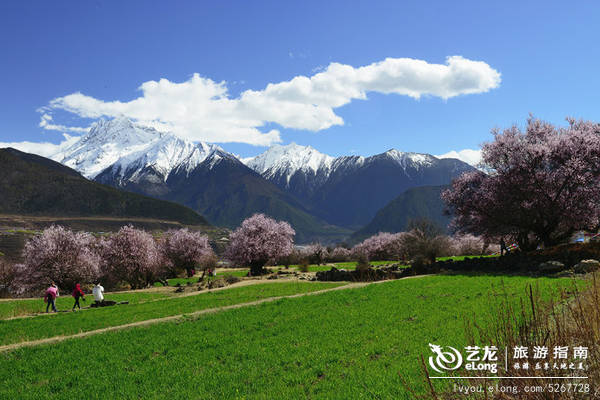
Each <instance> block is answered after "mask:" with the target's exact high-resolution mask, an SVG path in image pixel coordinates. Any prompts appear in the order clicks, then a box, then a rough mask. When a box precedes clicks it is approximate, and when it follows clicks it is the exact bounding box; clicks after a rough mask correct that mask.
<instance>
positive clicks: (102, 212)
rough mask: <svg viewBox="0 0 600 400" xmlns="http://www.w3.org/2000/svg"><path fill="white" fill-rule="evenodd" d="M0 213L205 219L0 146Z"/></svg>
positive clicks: (188, 221)
mask: <svg viewBox="0 0 600 400" xmlns="http://www.w3.org/2000/svg"><path fill="white" fill-rule="evenodd" d="M0 213H1V214H27V215H55V216H112V217H144V218H155V219H163V220H171V221H177V222H180V223H183V224H190V225H207V224H208V223H207V222H206V220H205V219H204V218H203V217H202V216H200V215H199V214H197V213H196V212H194V211H193V210H191V209H189V208H187V207H183V206H181V205H178V204H174V203H170V202H168V201H162V200H156V199H152V198H149V197H145V196H141V195H138V194H133V193H128V192H123V191H120V190H117V189H115V188H111V187H108V186H105V185H101V184H99V183H96V182H92V181H89V180H87V179H85V178H84V177H83V176H81V175H80V174H79V173H78V172H76V171H74V170H72V169H71V168H68V167H66V166H64V165H61V164H59V163H57V162H55V161H52V160H49V159H47V158H44V157H40V156H37V155H34V154H28V153H23V152H21V151H18V150H15V149H12V148H6V149H0Z"/></svg>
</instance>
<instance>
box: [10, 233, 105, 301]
mask: <svg viewBox="0 0 600 400" xmlns="http://www.w3.org/2000/svg"><path fill="white" fill-rule="evenodd" d="M94 242H95V239H94V237H93V236H92V235H90V234H89V233H84V232H73V231H71V230H68V229H65V228H63V227H62V226H51V227H49V228H46V229H44V231H43V232H42V233H41V234H40V235H36V236H34V237H32V238H31V239H29V240H28V241H27V243H25V248H24V249H23V259H24V262H23V263H22V264H19V265H17V266H16V267H15V271H14V273H15V285H17V286H19V287H20V289H21V290H22V291H27V292H29V291H36V290H41V289H44V288H45V287H47V286H48V285H49V284H50V282H52V281H54V282H55V283H56V284H57V285H58V287H59V288H63V289H67V290H70V289H71V288H73V287H75V284H76V283H89V282H93V281H94V279H96V277H98V274H99V266H100V257H99V255H98V254H97V253H96V252H95V251H94Z"/></svg>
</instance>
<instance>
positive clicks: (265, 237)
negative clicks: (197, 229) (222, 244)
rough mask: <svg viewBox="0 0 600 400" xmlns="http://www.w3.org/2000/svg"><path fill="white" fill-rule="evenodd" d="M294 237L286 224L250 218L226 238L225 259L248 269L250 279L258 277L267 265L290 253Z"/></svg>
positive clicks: (261, 218)
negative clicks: (253, 276)
mask: <svg viewBox="0 0 600 400" xmlns="http://www.w3.org/2000/svg"><path fill="white" fill-rule="evenodd" d="M295 233H296V232H294V230H293V229H292V227H291V226H290V225H289V224H288V223H287V222H283V221H281V222H278V221H275V220H273V219H271V218H269V217H267V216H265V215H264V214H254V215H253V216H252V217H250V218H248V219H246V220H244V221H243V222H242V225H241V226H240V227H239V228H237V229H236V230H235V231H234V232H232V233H231V235H230V236H229V240H230V243H229V247H228V248H227V250H226V258H227V259H229V260H231V261H232V262H234V263H238V264H240V265H244V266H248V267H250V273H251V274H252V275H260V274H262V273H263V268H264V266H265V265H266V264H267V262H269V261H270V260H275V259H278V258H280V257H285V256H287V255H289V254H290V253H291V252H292V250H293V248H294V242H293V237H294V235H295Z"/></svg>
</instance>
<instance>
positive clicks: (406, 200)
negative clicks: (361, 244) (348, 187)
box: [350, 186, 450, 243]
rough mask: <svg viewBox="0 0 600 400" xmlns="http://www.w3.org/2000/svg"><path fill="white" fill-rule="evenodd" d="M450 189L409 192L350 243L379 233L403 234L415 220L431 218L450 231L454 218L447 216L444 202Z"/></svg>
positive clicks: (356, 235) (388, 206) (413, 189)
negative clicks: (442, 196)
mask: <svg viewBox="0 0 600 400" xmlns="http://www.w3.org/2000/svg"><path fill="white" fill-rule="evenodd" d="M447 188H448V186H423V187H417V188H412V189H408V190H407V191H405V192H404V193H402V194H401V195H400V196H398V197H396V198H395V199H394V200H392V201H390V202H389V203H388V204H387V205H386V206H385V207H383V208H382V209H381V210H379V211H378V212H377V214H376V215H375V218H373V219H372V220H371V222H369V223H368V224H367V225H365V226H364V227H363V228H361V229H360V230H358V231H357V232H355V233H354V234H353V235H352V237H351V239H350V241H351V242H353V243H354V242H358V241H361V240H363V239H365V238H367V237H369V236H371V235H374V234H376V233H378V232H391V233H395V232H402V231H404V230H406V227H407V225H408V223H409V221H410V220H411V219H415V218H427V219H429V220H431V221H433V222H435V223H436V224H438V225H439V226H440V227H442V228H444V229H446V230H447V227H448V224H449V223H450V217H448V216H446V215H444V214H443V210H444V206H445V205H444V202H443V201H442V199H441V198H440V195H441V193H442V191H444V190H445V189H447Z"/></svg>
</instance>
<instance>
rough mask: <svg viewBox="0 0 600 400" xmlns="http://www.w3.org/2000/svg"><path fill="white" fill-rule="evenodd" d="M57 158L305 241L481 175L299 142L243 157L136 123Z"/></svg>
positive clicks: (422, 158) (85, 140)
mask: <svg viewBox="0 0 600 400" xmlns="http://www.w3.org/2000/svg"><path fill="white" fill-rule="evenodd" d="M53 159H54V160H56V161H59V162H61V163H63V164H65V165H67V166H69V167H72V168H74V169H76V170H77V171H79V172H80V173H82V174H83V175H84V176H86V177H88V178H90V179H94V180H96V181H97V182H100V183H104V184H107V185H111V186H114V187H117V188H120V189H125V190H128V191H132V192H137V193H141V194H145V195H148V196H152V197H156V198H160V199H164V200H170V201H174V202H178V203H180V204H183V205H186V206H188V207H190V208H192V209H193V210H195V211H197V212H199V213H201V214H202V215H204V216H205V217H206V218H207V219H208V220H209V222H211V223H213V224H216V225H221V226H228V227H235V226H237V225H238V224H239V223H240V222H241V221H242V220H243V219H244V218H247V217H248V216H250V215H252V214H253V213H256V212H263V213H266V214H268V215H271V216H272V217H275V218H276V219H283V220H287V221H289V222H290V223H291V224H292V226H293V227H294V229H296V231H297V234H298V236H297V239H298V240H300V241H302V240H314V239H316V238H318V237H320V238H323V237H324V236H327V237H329V238H333V237H337V238H340V235H341V234H342V232H347V230H346V229H348V228H350V229H353V228H359V227H361V226H363V225H365V224H366V223H367V222H369V221H370V220H371V219H372V218H373V217H374V216H375V214H376V213H377V211H378V210H379V209H381V208H382V207H383V206H385V205H386V204H387V203H388V202H389V201H391V200H392V199H394V198H395V197H397V196H398V195H400V194H401V193H403V192H404V191H405V190H407V189H409V188H413V187H419V186H428V185H447V184H449V183H450V182H451V180H452V179H453V178H455V177H456V176H458V175H459V174H461V173H462V172H464V171H467V170H471V169H472V167H471V166H469V165H468V164H466V163H463V162H461V161H459V160H456V159H438V158H436V157H434V156H432V155H429V154H419V153H407V152H400V151H398V150H394V149H392V150H388V151H386V152H385V153H381V154H377V155H374V156H370V157H362V156H343V157H337V158H334V157H331V156H329V155H326V154H323V153H320V152H319V151H317V150H315V149H314V148H312V147H309V146H300V145H297V144H295V143H292V144H289V145H286V146H281V145H276V146H273V147H271V148H269V149H268V150H267V151H265V152H264V153H263V154H260V155H258V156H256V157H252V158H250V159H245V160H240V159H239V158H238V157H236V156H234V155H233V154H230V153H228V152H226V151H225V150H223V149H221V148H220V147H218V146H216V145H213V144H207V143H193V142H190V141H187V140H184V139H181V138H179V137H177V136H175V135H173V134H170V133H163V132H159V131H157V130H155V129H153V128H149V127H144V126H141V125H139V124H136V123H134V122H132V121H130V120H129V119H127V118H116V119H113V120H110V121H104V120H101V121H98V122H97V123H96V124H94V125H93V127H92V128H91V129H90V131H89V133H87V134H86V135H84V136H82V137H81V139H79V140H78V141H77V142H76V143H74V144H73V145H71V146H70V147H68V148H67V149H66V150H64V151H62V152H61V153H60V154H56V155H55V156H54V157H53ZM242 161H243V163H242ZM339 227H344V229H341V228H339Z"/></svg>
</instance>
